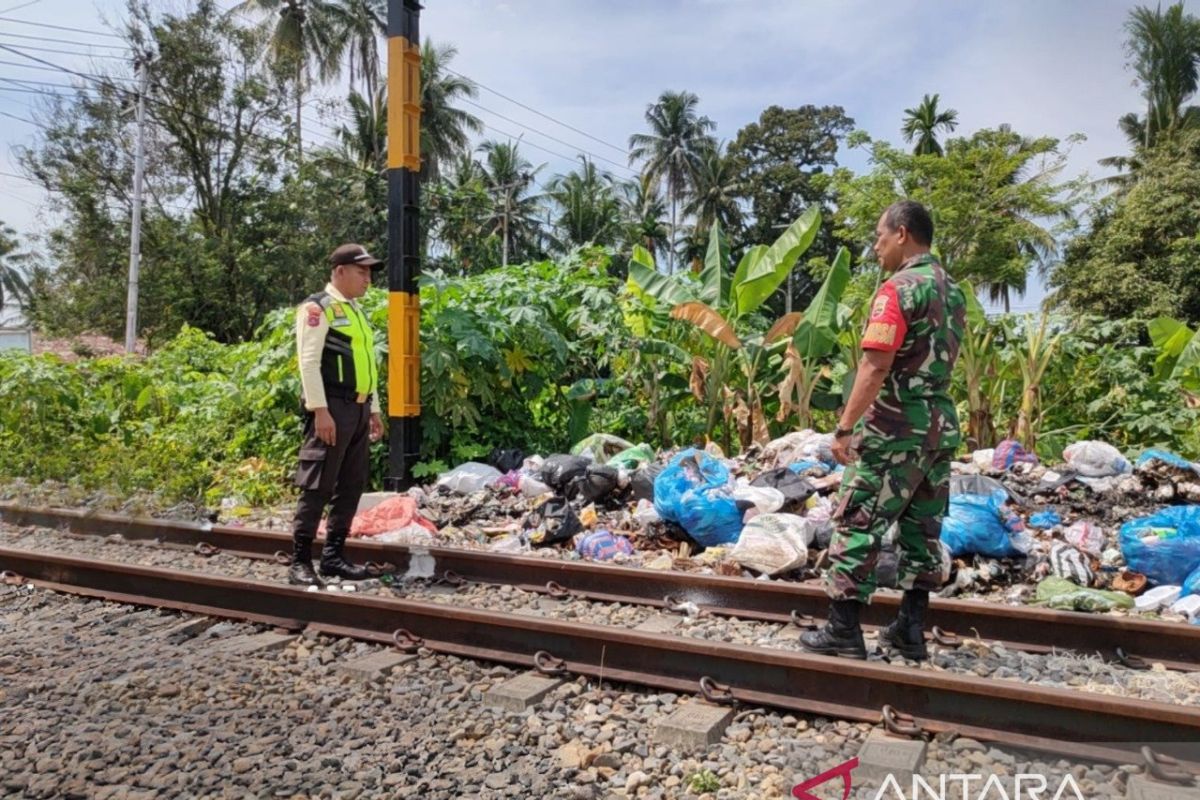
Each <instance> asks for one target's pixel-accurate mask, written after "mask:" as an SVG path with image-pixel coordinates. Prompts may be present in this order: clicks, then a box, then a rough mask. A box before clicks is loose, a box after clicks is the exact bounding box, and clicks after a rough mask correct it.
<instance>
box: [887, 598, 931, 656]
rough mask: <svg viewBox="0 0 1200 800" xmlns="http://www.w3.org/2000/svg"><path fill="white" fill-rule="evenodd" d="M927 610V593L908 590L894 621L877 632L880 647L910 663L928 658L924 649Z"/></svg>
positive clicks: (927, 653)
mask: <svg viewBox="0 0 1200 800" xmlns="http://www.w3.org/2000/svg"><path fill="white" fill-rule="evenodd" d="M927 608H929V592H928V591H926V590H924V589H909V590H907V591H905V593H904V599H903V600H901V601H900V614H899V615H898V616H897V617H896V621H895V622H893V623H892V624H891V625H888V626H887V627H886V628H884V629H883V630H881V631H880V632H879V644H880V646H881V647H885V648H890V649H892V650H895V651H896V652H897V653H899V654H900V655H902V656H904V657H905V658H907V659H910V660H912V661H924V660H925V659H927V658H929V651H928V650H926V649H925V609H927Z"/></svg>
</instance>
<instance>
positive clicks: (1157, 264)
mask: <svg viewBox="0 0 1200 800" xmlns="http://www.w3.org/2000/svg"><path fill="white" fill-rule="evenodd" d="M1050 286H1051V287H1052V288H1053V289H1054V290H1055V291H1054V293H1053V295H1052V296H1051V299H1052V301H1054V302H1055V303H1057V304H1061V305H1065V306H1067V307H1069V308H1071V309H1072V310H1075V311H1084V312H1092V313H1097V314H1102V315H1104V316H1106V317H1110V318H1124V317H1129V316H1138V317H1142V318H1151V317H1156V316H1163V317H1175V318H1179V319H1182V320H1184V321H1185V322H1187V323H1189V324H1193V325H1194V324H1196V323H1197V322H1200V131H1186V132H1181V133H1180V135H1179V136H1178V137H1174V138H1169V139H1161V140H1159V142H1158V143H1157V144H1156V145H1155V147H1154V148H1152V149H1151V150H1149V151H1148V152H1147V153H1146V161H1145V163H1144V165H1143V166H1142V169H1141V172H1140V173H1139V178H1138V180H1137V182H1136V183H1135V184H1133V186H1131V187H1130V189H1129V190H1128V192H1126V193H1125V194H1123V195H1120V196H1117V197H1112V198H1109V199H1108V201H1107V202H1105V203H1102V204H1101V205H1100V206H1098V208H1097V209H1096V211H1095V213H1094V214H1093V217H1092V219H1091V226H1090V230H1089V231H1087V232H1086V233H1085V234H1083V235H1081V236H1078V237H1076V238H1075V239H1073V240H1072V241H1071V242H1070V243H1069V244H1068V246H1067V248H1066V256H1065V258H1064V259H1063V262H1062V263H1061V264H1060V265H1059V266H1057V267H1056V268H1055V269H1054V270H1053V271H1052V272H1051V275H1050Z"/></svg>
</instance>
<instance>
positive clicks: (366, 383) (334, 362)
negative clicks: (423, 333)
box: [308, 292, 379, 399]
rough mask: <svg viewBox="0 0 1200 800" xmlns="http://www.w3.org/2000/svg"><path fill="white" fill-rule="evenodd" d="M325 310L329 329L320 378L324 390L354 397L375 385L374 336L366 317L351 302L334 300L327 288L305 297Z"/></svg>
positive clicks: (377, 373)
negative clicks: (324, 290)
mask: <svg viewBox="0 0 1200 800" xmlns="http://www.w3.org/2000/svg"><path fill="white" fill-rule="evenodd" d="M308 302H310V303H316V304H317V305H318V306H320V307H321V311H322V312H323V313H324V314H325V321H326V322H328V323H329V332H328V333H327V334H326V335H325V349H324V350H323V351H322V352H321V380H322V382H323V383H324V384H325V394H326V395H332V396H334V397H342V398H351V399H352V398H354V397H355V396H357V395H368V396H370V394H371V393H372V392H374V391H375V389H376V388H377V387H378V385H379V367H378V366H377V365H376V364H375V338H374V336H373V335H372V334H371V326H370V324H369V323H368V322H367V317H366V315H365V314H363V312H362V311H361V310H360V309H359V308H358V307H357V306H356V305H355V304H354V303H351V302H348V301H343V300H336V299H334V298H333V296H332V295H330V294H328V293H327V292H318V293H316V294H314V295H312V296H311V297H309V298H308Z"/></svg>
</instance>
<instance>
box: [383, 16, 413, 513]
mask: <svg viewBox="0 0 1200 800" xmlns="http://www.w3.org/2000/svg"><path fill="white" fill-rule="evenodd" d="M420 19H421V5H420V3H419V2H418V0H388V25H387V34H388V61H387V81H388V118H387V132H388V255H387V271H388V471H387V479H386V481H385V488H387V489H390V490H393V491H394V490H400V489H405V488H407V487H408V486H410V485H412V468H413V465H414V464H416V462H417V459H418V458H420V452H421V346H420V330H421V307H420V297H419V295H418V293H417V277H418V276H419V275H420V274H421V250H420V211H419V204H420V197H421V183H420V177H419V173H420V170H421V36H420V24H419V23H420Z"/></svg>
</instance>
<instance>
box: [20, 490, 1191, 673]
mask: <svg viewBox="0 0 1200 800" xmlns="http://www.w3.org/2000/svg"><path fill="white" fill-rule="evenodd" d="M0 521H3V522H7V523H9V524H12V525H34V526H42V527H47V528H59V529H65V530H67V531H69V532H70V533H73V534H77V535H81V536H110V535H114V534H116V535H121V536H124V537H125V538H127V539H137V540H156V541H160V542H163V543H167V544H172V545H180V546H185V547H187V548H189V549H192V548H196V547H198V546H201V545H206V546H207V547H208V549H204V548H203V547H202V548H201V550H202V551H203V552H202V554H204V553H214V552H218V551H221V552H229V553H233V554H236V555H244V556H249V557H256V558H269V557H271V556H273V555H275V554H277V553H280V552H286V551H287V550H289V549H290V547H291V536H290V534H287V533H281V532H278V533H277V532H273V531H266V530H261V529H254V528H242V527H234V526H223V525H199V524H195V523H188V522H180V521H175V520H160V519H147V518H135V517H126V516H121V515H116V514H105V513H96V512H89V511H80V510H76V509H35V508H27V507H23V506H19V505H15V504H11V503H0ZM212 548H215V550H213V549H212ZM347 553H348V554H349V555H350V557H351V558H353V559H356V560H359V561H368V562H376V563H389V564H391V565H394V567H395V568H396V570H397V571H398V572H399V573H400V574H412V573H414V572H416V573H418V574H421V575H430V576H433V577H451V578H453V577H455V576H457V577H460V578H462V579H464V580H466V581H473V582H478V583H494V584H510V585H514V586H518V587H520V588H522V589H526V590H531V591H538V592H543V593H547V594H551V595H553V596H558V597H565V596H574V597H578V598H580V599H587V600H594V601H601V602H612V603H626V604H636V605H648V606H654V607H658V608H664V607H672V606H674V605H676V604H678V603H682V602H691V603H695V604H696V605H697V606H698V607H699V608H700V609H702V610H704V611H707V612H709V613H712V614H717V615H721V616H730V617H737V618H739V619H755V620H762V621H767V622H777V623H787V622H797V623H798V624H806V623H813V622H815V621H816V620H818V619H820V618H822V617H823V616H824V614H825V611H826V609H827V607H828V598H827V597H826V595H825V592H824V590H823V589H822V588H821V587H820V586H818V585H812V584H803V583H790V582H787V581H770V582H767V581H756V580H750V579H747V578H729V577H721V576H714V575H697V574H694V573H686V572H677V571H669V570H664V571H660V570H647V569H636V568H630V567H621V566H616V565H611V564H596V563H588V562H579V561H566V560H561V559H544V558H536V557H530V556H515V555H508V554H502V553H492V552H487V551H478V550H461V549H455V548H446V547H430V548H423V547H405V546H402V545H395V544H386V543H379V542H372V541H369V540H366V539H351V540H349V541H348V542H347ZM899 604H900V597H899V595H898V594H896V593H891V592H879V593H877V594H876V595H875V597H874V599H873V602H872V603H871V604H870V605H869V606H867V607H865V608H864V609H863V613H862V620H863V622H864V623H865V624H866V625H867V626H876V627H878V626H883V625H887V624H888V623H890V622H891V621H892V620H893V619H894V618H895V616H896V612H897V610H898V608H899ZM928 623H929V624H930V625H931V626H933V627H937V628H938V633H937V634H934V635H936V636H937V637H938V638H939V639H940V642H941V643H942V644H944V645H948V646H953V645H954V644H955V642H956V641H959V642H960V641H961V637H963V636H966V635H975V636H978V637H980V638H983V639H985V640H986V641H989V642H992V641H994V642H999V643H1001V644H1003V645H1005V646H1007V647H1010V648H1012V649H1017V650H1023V651H1027V652H1036V653H1048V652H1052V651H1056V650H1057V651H1064V650H1072V651H1076V652H1080V653H1098V654H1099V655H1101V656H1102V657H1104V658H1105V659H1108V660H1112V661H1118V662H1120V663H1124V664H1126V665H1128V666H1131V667H1145V666H1146V664H1147V662H1158V663H1161V664H1163V665H1164V666H1166V667H1168V668H1171V669H1178V670H1186V671H1196V670H1200V627H1198V626H1194V625H1180V624H1176V623H1169V622H1162V621H1159V620H1150V619H1143V618H1139V617H1117V616H1109V615H1101V614H1086V613H1079V612H1071V611H1055V610H1052V609H1045V608H1036V607H1030V606H1006V605H1001V604H999V603H986V602H981V601H968V600H952V599H945V598H937V597H935V598H933V599H932V601H931V603H930V608H929V613H928ZM941 629H946V630H948V631H953V632H955V633H957V634H958V635H957V636H954V635H953V634H950V635H947V636H945V637H942V635H941Z"/></svg>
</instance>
